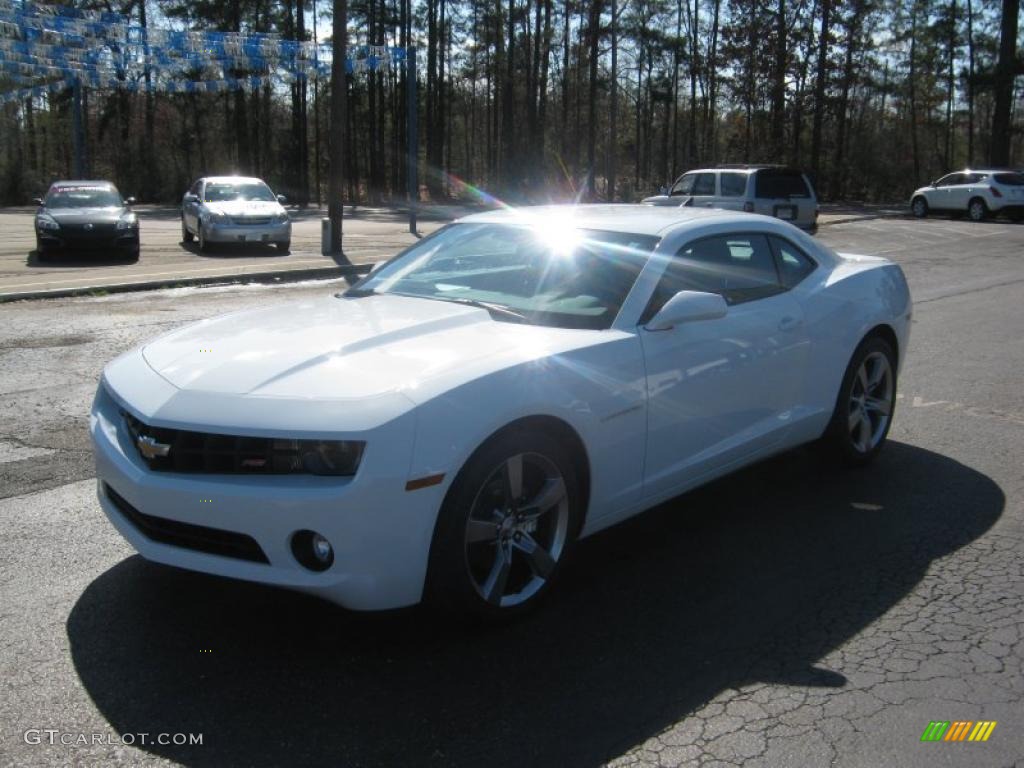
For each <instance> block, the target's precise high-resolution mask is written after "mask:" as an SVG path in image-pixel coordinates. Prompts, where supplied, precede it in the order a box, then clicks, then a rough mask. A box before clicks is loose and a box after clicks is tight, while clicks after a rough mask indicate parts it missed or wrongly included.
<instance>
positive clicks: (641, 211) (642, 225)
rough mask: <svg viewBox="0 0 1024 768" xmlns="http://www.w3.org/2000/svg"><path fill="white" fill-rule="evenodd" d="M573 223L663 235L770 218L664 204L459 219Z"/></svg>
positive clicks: (530, 209)
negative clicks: (690, 226) (689, 226)
mask: <svg viewBox="0 0 1024 768" xmlns="http://www.w3.org/2000/svg"><path fill="white" fill-rule="evenodd" d="M538 219H539V220H541V221H553V222H555V223H571V224H572V226H573V227H576V228H578V229H596V230H601V231H605V232H629V233H633V234H638V235H657V236H661V235H664V234H665V233H667V232H668V231H669V230H672V229H674V228H676V227H679V226H681V225H683V224H687V223H697V222H706V221H709V220H713V221H716V222H721V223H734V224H736V225H737V226H750V225H751V224H764V223H765V219H766V217H764V216H757V215H754V214H750V213H738V212H736V211H723V210H720V209H717V208H685V207H675V206H671V207H670V206H663V205H627V204H599V205H539V206H527V207H522V208H502V209H500V210H495V211H487V212H485V213H475V214H472V215H470V216H465V217H463V218H460V219H458V221H459V222H460V223H474V224H484V223H488V224H524V225H528V224H530V223H531V222H532V221H535V220H538Z"/></svg>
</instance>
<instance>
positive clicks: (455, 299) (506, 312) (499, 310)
mask: <svg viewBox="0 0 1024 768" xmlns="http://www.w3.org/2000/svg"><path fill="white" fill-rule="evenodd" d="M419 298H424V299H437V300H438V301H450V302H452V303H453V304H465V305H466V306H467V307H476V308H478V309H486V310H487V311H488V312H490V313H491V315H501V316H502V317H508V318H512V319H513V320H515V321H516V322H520V323H525V322H526V321H527V320H528V318H527V317H526V315H524V314H523V313H522V312H516V311H515V310H514V309H511V308H509V307H506V306H505V305H504V304H495V303H494V302H491V301H480V300H479V299H468V298H466V297H464V296H422V297H419Z"/></svg>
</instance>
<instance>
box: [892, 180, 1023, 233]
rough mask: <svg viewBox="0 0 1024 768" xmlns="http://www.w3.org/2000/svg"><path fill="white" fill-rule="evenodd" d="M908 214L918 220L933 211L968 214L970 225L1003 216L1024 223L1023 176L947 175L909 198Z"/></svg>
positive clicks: (916, 191)
mask: <svg viewBox="0 0 1024 768" xmlns="http://www.w3.org/2000/svg"><path fill="white" fill-rule="evenodd" d="M910 210H911V211H913V213H914V215H915V216H917V217H918V218H919V219H923V218H924V217H925V216H927V215H928V214H929V213H931V212H932V211H945V212H947V213H952V214H954V215H963V214H965V213H966V214H967V217H968V218H969V219H970V220H971V221H984V220H985V219H987V218H988V217H989V216H995V215H998V214H1000V213H1004V214H1006V216H1007V218H1009V219H1010V220H1011V221H1021V220H1022V219H1024V173H1020V172H1018V171H1010V170H999V169H990V170H970V169H968V170H963V171H957V172H956V173H948V174H946V175H945V176H943V177H942V178H941V179H938V180H936V181H933V182H932V183H931V184H929V185H928V186H926V187H921V188H920V189H917V190H915V191H914V194H913V195H911V196H910Z"/></svg>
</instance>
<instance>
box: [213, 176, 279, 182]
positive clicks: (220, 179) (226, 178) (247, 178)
mask: <svg viewBox="0 0 1024 768" xmlns="http://www.w3.org/2000/svg"><path fill="white" fill-rule="evenodd" d="M202 181H205V182H211V181H212V182H214V183H216V184H225V183H227V184H241V183H254V184H265V183H266V182H265V181H263V179H258V178H256V177H255V176H204V177H203V178H202Z"/></svg>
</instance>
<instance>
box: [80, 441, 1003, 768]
mask: <svg viewBox="0 0 1024 768" xmlns="http://www.w3.org/2000/svg"><path fill="white" fill-rule="evenodd" d="M1004 503H1005V499H1004V496H1003V494H1002V492H1001V491H1000V489H999V488H998V486H997V485H996V484H995V483H994V482H993V481H992V480H990V479H989V478H988V477H986V476H984V475H982V474H980V473H978V472H976V471H975V470H973V469H970V468H969V467H967V466H964V465H963V464H960V463H958V462H956V461H954V460H952V459H949V458H946V457H944V456H941V455H939V454H936V453H932V452H929V451H926V450H923V449H921V448H917V447H913V446H910V445H906V444H900V443H890V444H889V445H888V446H887V447H886V450H885V451H884V452H883V454H882V455H881V457H880V458H879V460H878V462H877V463H876V464H874V465H873V466H872V467H870V468H868V469H865V470H858V471H843V470H839V469H835V468H832V467H831V466H830V465H828V464H826V463H825V462H824V461H822V460H821V459H820V458H818V457H817V456H816V455H815V452H814V451H812V450H807V449H804V450H798V451H794V452H791V453H788V454H785V455H783V456H780V457H777V458H774V459H772V460H770V461H767V462H764V463H762V464H760V465H757V466H755V467H752V468H750V469H747V470H744V471H743V472H741V473H739V474H737V475H733V476H732V477H731V478H727V479H724V480H721V481H719V482H717V483H714V484H713V485H711V486H708V487H706V488H704V489H701V490H699V491H696V492H693V493H690V494H687V495H684V496H681V497H679V498H677V499H674V500H672V501H671V502H669V503H666V504H663V505H661V506H660V507H658V508H656V509H654V510H651V511H650V512H648V513H646V514H644V515H642V516H640V517H638V518H635V519H634V520H631V521H629V522H627V523H625V524H623V525H621V526H618V527H616V528H613V529H610V530H607V531H605V532H602V533H600V534H597V535H596V536H594V537H592V538H590V539H588V540H587V541H586V542H584V543H582V544H581V546H580V547H579V548H578V549H577V550H576V557H575V560H574V562H573V563H572V564H571V567H570V568H568V569H567V571H566V573H565V574H564V579H563V580H562V583H561V584H560V585H559V589H558V590H556V591H555V593H554V594H552V596H551V599H550V600H549V601H548V602H547V603H546V604H545V605H544V606H542V608H541V609H540V610H539V611H538V612H537V613H535V614H533V615H531V616H529V617H527V618H526V619H525V620H523V621H522V622H521V623H518V624H515V625H512V626H508V627H503V628H489V629H479V628H477V629H470V628H465V627H462V626H459V625H458V624H453V623H451V622H446V621H443V620H442V619H439V618H437V617H435V616H433V615H430V614H428V613H427V612H425V611H421V610H419V609H410V610H405V611H396V612H391V613H385V614H355V613H350V612H346V611H343V610H340V609H336V608H334V607H332V606H330V605H328V604H327V603H324V602H321V601H319V600H316V599H314V598H310V597H307V596H302V595H297V594H292V593H288V592H285V591H281V590H276V589H271V588H266V587H261V586H258V585H252V584H245V583H241V582H234V581H230V580H225V579H218V578H214V577H208V576H204V575H201V574H194V573H189V572H186V571H180V570H177V569H173V568H168V567H163V566H157V565H154V564H150V563H147V562H146V561H144V560H143V559H142V558H140V557H138V556H135V557H130V558H128V559H126V560H124V561H122V562H121V563H120V564H118V565H116V566H115V567H113V568H111V569H110V570H108V571H107V572H106V573H104V574H102V575H101V576H99V577H98V578H97V579H96V580H95V581H93V582H92V583H91V584H90V585H89V586H88V587H87V588H86V589H85V591H84V592H83V594H82V595H81V597H80V598H79V600H78V601H77V603H76V604H75V606H74V607H73V609H72V611H71V613H70V615H69V617H68V619H67V633H68V638H69V640H70V648H71V658H72V660H73V663H74V666H75V669H76V670H77V672H78V675H79V677H80V679H81V681H82V684H83V685H84V686H85V689H86V690H87V692H88V693H89V695H90V696H91V697H92V700H93V701H94V702H95V703H96V706H97V707H98V708H99V711H100V712H101V713H102V714H103V716H104V717H105V718H106V719H107V720H108V721H109V722H110V724H111V726H112V727H113V728H114V729H116V730H117V731H118V732H119V733H139V732H145V733H150V734H155V733H202V734H203V744H202V746H187V745H183V746H175V745H158V744H149V745H147V746H145V747H143V748H144V749H147V750H148V751H150V752H152V753H154V754H157V755H160V756H162V757H165V758H168V759H170V760H174V761H177V762H180V763H184V764H187V765H196V766H220V765H240V764H245V765H278V764H284V763H293V762H302V763H303V764H306V765H339V764H348V765H367V766H370V765H395V764H402V765H415V766H418V765H427V764H443V765H488V766H510V767H511V766H515V767H517V768H518V767H519V766H522V765H531V766H533V765H551V766H567V765H574V766H575V765H578V766H591V765H595V764H599V763H601V762H603V761H605V760H608V759H610V758H612V757H614V756H616V755H618V754H620V753H622V752H623V751H625V750H627V749H628V748H630V747H631V746H633V745H635V744H638V743H641V742H643V741H644V740H645V739H647V738H649V737H650V736H652V735H654V734H656V733H658V732H659V731H660V730H662V729H663V728H665V727H667V726H668V725H671V724H672V723H675V722H678V721H680V720H682V719H684V718H686V717H687V715H688V714H689V713H691V712H693V711H695V710H696V709H698V708H700V707H701V706H702V705H703V704H705V703H706V702H708V701H709V700H711V699H713V698H714V697H715V696H716V695H718V694H719V693H720V692H722V691H723V690H725V689H728V688H734V687H737V686H742V685H744V684H748V683H753V682H757V681H770V682H777V683H782V684H786V685H795V686H825V687H841V686H843V685H845V684H846V678H845V677H844V675H843V669H842V668H841V667H840V668H835V669H827V668H823V667H822V666H820V664H819V660H820V659H821V658H822V657H824V656H825V655H826V654H828V653H829V652H830V651H831V650H832V649H834V648H836V647H837V646H839V645H841V644H843V643H844V642H846V641H847V640H848V639H849V638H850V637H852V636H853V635H855V634H856V633H858V632H860V631H861V630H863V629H864V628H865V627H867V626H868V625H870V624H871V623H872V622H873V621H875V620H876V619H877V618H878V617H880V616H881V615H882V614H884V613H885V612H886V611H887V610H889V609H890V608H891V607H892V606H894V605H895V604H896V603H898V602H899V601H900V600H901V599H902V598H903V597H904V596H905V595H907V593H908V592H909V591H911V590H912V589H913V588H914V587H915V585H916V584H917V583H918V582H919V581H920V580H921V578H922V577H923V576H924V574H925V571H926V569H927V568H928V567H929V565H930V564H931V563H932V562H933V561H934V560H935V559H936V558H939V557H942V556H944V555H946V554H948V553H950V552H952V551H954V550H956V549H958V548H960V547H963V546H965V545H967V544H969V543H970V542H971V541H973V540H975V539H977V538H978V537H979V536H981V535H982V534H983V533H984V532H985V531H986V530H988V529H989V528H990V527H991V526H992V525H993V523H994V522H995V521H996V520H997V519H998V518H999V516H1000V514H1001V513H1002V510H1003V506H1004ZM111 535H114V534H113V531H111Z"/></svg>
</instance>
